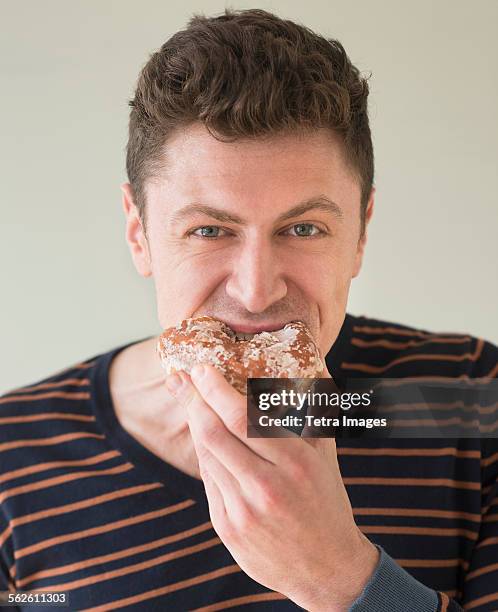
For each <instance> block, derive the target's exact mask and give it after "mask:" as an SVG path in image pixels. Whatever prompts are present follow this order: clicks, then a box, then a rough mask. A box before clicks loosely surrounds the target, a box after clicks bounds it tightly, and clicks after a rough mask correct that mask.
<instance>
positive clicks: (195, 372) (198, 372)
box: [190, 365, 205, 380]
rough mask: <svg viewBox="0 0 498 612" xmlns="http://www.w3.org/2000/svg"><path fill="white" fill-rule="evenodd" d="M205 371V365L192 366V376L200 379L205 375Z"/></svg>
mask: <svg viewBox="0 0 498 612" xmlns="http://www.w3.org/2000/svg"><path fill="white" fill-rule="evenodd" d="M204 372H205V369H204V366H203V365H195V366H194V367H193V368H192V370H191V372H190V375H191V376H192V378H195V379H196V380H199V379H200V378H202V377H203V376H204Z"/></svg>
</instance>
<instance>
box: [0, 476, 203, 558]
mask: <svg viewBox="0 0 498 612" xmlns="http://www.w3.org/2000/svg"><path fill="white" fill-rule="evenodd" d="M163 486H164V485H162V484H161V483H159V482H154V483H152V484H147V485H138V486H136V487H128V488H125V489H119V490H117V491H112V493H104V494H103V495H98V496H97V497H91V498H90V499H84V500H82V501H79V502H74V503H72V504H66V505H65V506H58V507H56V508H49V509H47V510H39V511H38V512H33V513H31V514H25V515H24V516H20V517H17V518H14V519H11V520H10V521H9V525H8V527H7V528H6V529H5V530H4V531H3V533H2V534H0V546H1V545H2V544H3V542H5V540H7V538H8V537H9V536H10V535H11V533H12V529H13V528H15V527H19V526H20V525H25V524H27V523H34V522H35V521H40V520H42V519H45V518H49V517H51V516H60V515H61V514H67V513H68V512H75V511H77V510H83V509H84V508H89V507H90V506H92V507H93V506H98V505H99V504H103V503H106V502H108V501H115V500H117V499H121V498H123V497H129V496H130V495H138V494H140V493H145V492H146V491H152V490H154V489H160V488H162V487H163ZM189 502H190V505H192V504H193V503H194V502H193V501H191V500H189Z"/></svg>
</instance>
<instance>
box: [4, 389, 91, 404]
mask: <svg viewBox="0 0 498 612" xmlns="http://www.w3.org/2000/svg"><path fill="white" fill-rule="evenodd" d="M49 397H60V398H62V399H69V400H87V399H90V393H88V391H79V392H78V391H75V392H74V393H71V392H70V391H48V392H47V393H38V394H37V395H10V396H9V397H0V404H7V403H9V402H36V401H38V400H41V399H48V398H49Z"/></svg>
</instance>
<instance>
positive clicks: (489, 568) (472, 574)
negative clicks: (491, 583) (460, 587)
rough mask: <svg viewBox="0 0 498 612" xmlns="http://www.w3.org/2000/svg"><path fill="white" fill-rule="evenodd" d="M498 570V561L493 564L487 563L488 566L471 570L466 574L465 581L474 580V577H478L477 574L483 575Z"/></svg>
mask: <svg viewBox="0 0 498 612" xmlns="http://www.w3.org/2000/svg"><path fill="white" fill-rule="evenodd" d="M495 570H498V563H493V564H492V565H486V567H480V568H479V569H476V570H474V571H473V572H470V573H469V574H467V575H466V576H465V582H467V580H472V578H476V577H477V576H482V575H483V574H488V573H489V572H494V571H495Z"/></svg>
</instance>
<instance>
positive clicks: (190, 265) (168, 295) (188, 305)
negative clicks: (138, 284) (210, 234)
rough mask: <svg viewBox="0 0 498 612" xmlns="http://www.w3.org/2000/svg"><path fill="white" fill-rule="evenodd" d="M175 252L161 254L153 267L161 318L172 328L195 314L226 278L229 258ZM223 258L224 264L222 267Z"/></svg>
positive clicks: (165, 324)
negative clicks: (184, 254) (172, 253)
mask: <svg viewBox="0 0 498 612" xmlns="http://www.w3.org/2000/svg"><path fill="white" fill-rule="evenodd" d="M214 259H215V258H213V257H201V256H187V257H185V256H183V257H181V258H176V257H175V256H174V255H171V256H169V257H164V255H163V257H162V259H157V260H156V262H158V261H159V262H161V263H159V264H156V265H155V266H154V283H155V289H156V301H157V311H158V319H159V323H160V325H161V327H162V328H163V329H164V328H166V327H171V326H173V325H177V323H178V321H182V320H183V319H186V318H188V317H190V316H192V315H193V314H194V313H195V312H196V311H197V310H198V309H199V308H200V307H201V306H202V305H203V303H204V302H205V301H206V300H207V298H208V297H209V295H210V294H211V293H213V291H214V290H215V289H216V287H217V286H218V285H219V283H220V282H222V280H223V278H224V277H226V258H224V259H223V260H222V259H219V261H217V262H216V261H214ZM223 261H225V267H224V268H223Z"/></svg>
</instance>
